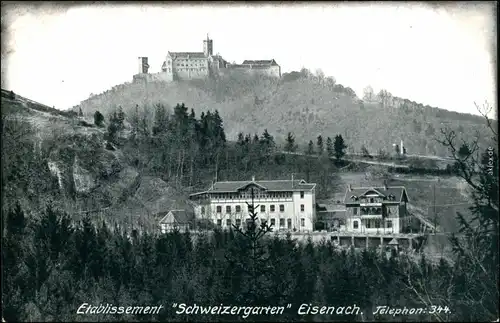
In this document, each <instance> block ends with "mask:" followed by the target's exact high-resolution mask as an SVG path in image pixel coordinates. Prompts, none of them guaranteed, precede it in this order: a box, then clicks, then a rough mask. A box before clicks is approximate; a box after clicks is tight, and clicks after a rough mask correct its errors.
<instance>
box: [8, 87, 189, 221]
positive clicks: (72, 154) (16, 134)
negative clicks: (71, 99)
mask: <svg viewBox="0 0 500 323" xmlns="http://www.w3.org/2000/svg"><path fill="white" fill-rule="evenodd" d="M1 106H2V207H3V209H4V211H5V210H6V209H8V208H11V207H13V205H14V204H15V203H16V202H20V203H21V205H22V206H23V208H24V209H25V210H27V211H28V212H29V211H31V212H33V213H38V212H39V211H40V210H41V209H43V208H44V207H45V206H46V205H47V203H49V202H50V203H52V204H54V205H55V206H57V207H60V208H61V209H64V210H66V211H67V212H68V213H69V214H71V215H72V216H74V217H76V218H78V217H79V216H83V215H85V214H89V215H90V216H92V217H93V218H94V219H96V220H97V219H103V218H106V219H113V222H115V221H116V222H117V223H120V224H122V225H127V224H130V223H138V220H139V223H143V224H151V223H152V222H151V221H150V220H151V216H152V215H153V214H154V213H156V212H159V211H163V210H165V209H170V208H182V207H184V205H183V204H182V203H183V202H182V201H183V200H184V197H185V195H186V194H184V193H183V192H182V190H176V189H172V188H171V187H170V186H169V185H168V184H167V183H166V182H164V181H163V180H162V179H161V178H158V177H154V176H143V174H142V173H141V171H140V170H138V169H136V168H135V167H133V166H131V165H130V163H129V160H128V159H127V156H125V154H124V153H123V152H122V151H121V150H120V149H111V150H110V149H109V147H107V145H106V141H105V138H104V132H105V130H104V129H103V128H97V127H94V126H92V124H91V123H92V121H91V120H87V122H88V124H86V125H83V123H82V121H83V120H82V119H80V118H77V117H75V116H73V115H72V114H69V115H68V114H67V113H64V112H63V113H60V111H57V110H56V111H48V110H47V107H45V106H42V105H39V104H37V103H36V102H34V101H31V100H29V101H28V100H27V99H25V98H23V97H20V96H17V95H16V96H15V97H12V96H10V95H2V101H1ZM145 196H146V197H147V198H145ZM177 201H179V202H177ZM179 203H180V204H179Z"/></svg>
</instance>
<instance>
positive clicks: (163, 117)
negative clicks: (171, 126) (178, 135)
mask: <svg viewBox="0 0 500 323" xmlns="http://www.w3.org/2000/svg"><path fill="white" fill-rule="evenodd" d="M167 124H168V116H167V110H166V109H165V106H164V105H163V104H161V103H158V104H156V105H155V115H154V123H153V128H152V131H153V136H156V135H158V134H160V133H163V132H165V131H166V130H167Z"/></svg>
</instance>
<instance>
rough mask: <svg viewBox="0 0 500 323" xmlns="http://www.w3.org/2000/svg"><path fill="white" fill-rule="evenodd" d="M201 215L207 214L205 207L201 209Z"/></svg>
mask: <svg viewBox="0 0 500 323" xmlns="http://www.w3.org/2000/svg"><path fill="white" fill-rule="evenodd" d="M201 214H205V207H204V206H202V207H201Z"/></svg>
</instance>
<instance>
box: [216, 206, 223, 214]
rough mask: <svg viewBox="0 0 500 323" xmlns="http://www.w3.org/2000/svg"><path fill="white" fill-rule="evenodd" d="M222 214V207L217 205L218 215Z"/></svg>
mask: <svg viewBox="0 0 500 323" xmlns="http://www.w3.org/2000/svg"><path fill="white" fill-rule="evenodd" d="M221 212H222V206H220V205H217V213H221Z"/></svg>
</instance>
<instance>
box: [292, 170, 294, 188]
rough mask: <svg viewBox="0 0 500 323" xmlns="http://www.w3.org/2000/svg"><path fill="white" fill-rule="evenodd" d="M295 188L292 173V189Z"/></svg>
mask: <svg viewBox="0 0 500 323" xmlns="http://www.w3.org/2000/svg"><path fill="white" fill-rule="evenodd" d="M293 186H294V185H293V173H292V188H293Z"/></svg>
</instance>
